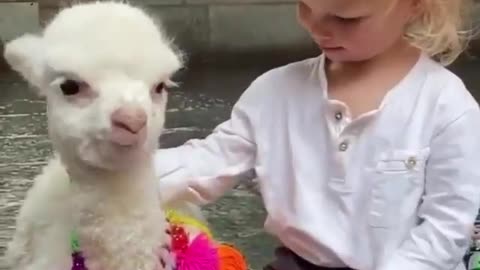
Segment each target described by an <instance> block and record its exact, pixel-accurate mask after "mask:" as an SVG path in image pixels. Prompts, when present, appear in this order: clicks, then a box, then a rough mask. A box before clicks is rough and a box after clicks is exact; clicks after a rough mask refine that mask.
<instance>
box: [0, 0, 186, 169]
mask: <svg viewBox="0 0 480 270" xmlns="http://www.w3.org/2000/svg"><path fill="white" fill-rule="evenodd" d="M4 56H5V59H6V60H7V62H8V63H9V65H10V66H11V67H12V69H14V70H15V71H17V72H18V73H20V74H21V75H22V76H23V77H24V78H25V79H26V80H27V81H28V82H29V83H30V84H31V85H33V86H34V87H35V88H36V89H38V92H39V93H40V94H41V95H42V96H44V97H45V98H46V101H47V116H48V126H49V135H50V138H51V139H52V143H53V145H54V147H55V149H56V151H58V152H59V153H60V154H61V156H62V158H64V159H67V160H69V161H75V162H82V163H83V164H84V165H89V166H95V167H97V168H102V169H113V170H115V169H116V170H118V169H121V168H126V167H128V166H126V165H132V162H138V161H139V160H143V161H144V160H145V159H142V157H148V155H150V154H151V153H152V151H153V150H154V149H155V148H156V147H157V140H158V137H159V136H160V134H161V131H162V128H163V123H164V117H165V107H166V102H167V93H166V91H165V90H166V87H168V86H169V84H170V80H169V79H170V77H171V76H172V75H173V74H174V73H175V72H176V71H177V70H178V69H179V68H180V67H181V64H182V63H181V59H180V57H179V55H177V54H176V52H175V50H174V49H173V48H172V47H171V44H170V42H169V40H168V39H167V38H166V36H165V34H164V32H163V30H162V29H161V28H160V25H158V24H156V23H155V22H154V21H153V20H152V19H151V18H150V17H149V16H148V15H146V13H145V12H143V11H142V10H141V9H139V8H136V7H132V6H130V5H129V4H125V3H115V2H96V3H87V4H77V5H74V6H72V7H69V8H66V9H64V10H62V11H61V12H59V13H58V14H57V15H56V16H55V17H54V19H53V20H52V21H51V23H50V24H48V25H47V26H46V27H45V29H44V31H43V33H42V35H39V36H35V35H30V34H26V35H24V36H22V37H19V38H17V39H15V40H13V41H11V42H9V43H7V44H6V46H5V52H4Z"/></svg>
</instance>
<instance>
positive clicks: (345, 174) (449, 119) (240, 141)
mask: <svg viewBox="0 0 480 270" xmlns="http://www.w3.org/2000/svg"><path fill="white" fill-rule="evenodd" d="M326 90H327V81H326V76H325V73H324V57H323V55H322V56H320V57H317V58H312V59H307V60H304V61H301V62H296V63H292V64H289V65H286V66H283V67H279V68H276V69H273V70H271V71H268V72H266V73H265V74H263V75H262V76H260V77H259V78H257V79H256V80H255V81H254V82H253V83H252V84H251V85H250V87H249V88H248V89H247V90H246V91H245V92H244V93H243V95H242V96H241V98H240V99H239V101H238V102H237V103H236V104H235V106H234V108H233V110H232V114H231V118H230V119H229V120H228V121H226V122H224V123H222V124H221V125H219V126H218V127H217V128H216V129H215V130H214V132H213V133H212V134H211V135H210V136H208V137H207V138H206V139H204V140H199V139H194V140H190V141H189V142H187V143H186V144H185V145H183V146H180V147H177V148H171V149H165V150H160V151H158V152H157V154H156V159H155V162H156V164H155V166H156V168H157V170H158V175H159V176H160V177H161V180H160V190H161V192H162V193H163V196H164V197H165V199H166V200H170V199H175V198H189V199H192V200H196V201H197V202H200V203H208V202H213V201H214V200H216V199H218V198H219V197H220V196H222V195H223V194H224V193H225V192H227V191H229V190H230V189H231V188H232V187H233V186H234V185H235V184H236V178H235V177H232V176H235V175H237V174H239V173H241V172H244V171H246V170H248V169H250V168H254V169H255V170H256V173H257V176H258V179H259V184H260V190H261V193H262V197H263V200H264V204H265V208H266V210H267V214H268V215H267V219H266V222H265V228H266V230H267V231H268V232H270V233H271V234H273V235H275V236H276V237H278V238H279V240H280V241H282V242H283V244H284V245H285V246H287V247H288V248H290V249H292V250H293V251H294V252H295V253H297V254H298V255H300V256H302V257H303V258H305V259H306V260H309V261H311V262H312V263H314V264H317V265H322V266H328V267H344V266H348V267H352V268H355V269H358V270H373V269H375V270H452V269H464V268H463V265H461V259H462V256H463V254H464V253H465V251H466V250H467V248H468V244H469V242H470V235H471V234H470V233H471V228H472V225H473V222H474V219H475V216H476V214H477V210H478V208H479V206H480V111H479V107H478V104H477V103H476V102H475V100H474V99H473V97H472V96H471V95H470V93H469V92H468V91H467V90H466V89H465V86H464V84H463V83H462V81H461V80H460V79H459V78H458V77H457V76H456V75H454V74H453V73H451V72H450V71H448V70H447V69H445V68H444V67H442V66H440V65H439V64H437V63H436V62H434V61H433V60H430V59H429V58H428V57H427V56H424V55H422V57H420V59H419V60H418V62H417V63H416V65H415V66H414V67H413V69H412V70H411V71H410V72H409V73H408V74H407V75H406V77H405V78H404V79H403V80H402V81H401V82H400V83H398V84H397V85H396V86H395V87H394V88H393V89H391V91H390V92H389V93H388V94H387V95H386V97H385V98H384V100H383V102H382V105H381V106H380V107H379V109H378V110H376V111H372V112H369V113H367V114H365V115H362V116H360V117H359V118H357V119H355V120H354V121H351V119H349V111H348V108H347V107H346V106H345V105H344V104H342V103H341V102H338V101H335V100H329V99H328V97H327V94H326V93H327V91H326ZM366 91H368V90H366Z"/></svg>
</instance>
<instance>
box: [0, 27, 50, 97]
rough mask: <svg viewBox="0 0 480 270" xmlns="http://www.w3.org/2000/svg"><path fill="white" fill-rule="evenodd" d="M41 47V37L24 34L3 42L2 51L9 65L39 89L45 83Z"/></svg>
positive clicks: (43, 57)
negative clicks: (3, 48)
mask: <svg viewBox="0 0 480 270" xmlns="http://www.w3.org/2000/svg"><path fill="white" fill-rule="evenodd" d="M43 48H44V44H43V40H42V38H41V37H39V36H35V35H31V34H25V35H23V36H21V37H19V38H16V39H14V40H12V41H10V42H8V43H7V44H5V51H4V53H3V55H4V57H5V60H6V61H7V63H8V64H9V65H10V67H11V68H12V69H13V70H14V71H16V72H18V73H19V74H20V75H22V77H23V78H25V80H26V81H28V82H29V83H30V84H31V85H33V86H35V87H36V88H38V89H39V90H41V89H42V88H43V86H44V85H45V67H46V66H45V54H44V53H45V51H44V49H43ZM40 94H41V93H40Z"/></svg>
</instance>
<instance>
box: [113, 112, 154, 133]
mask: <svg viewBox="0 0 480 270" xmlns="http://www.w3.org/2000/svg"><path fill="white" fill-rule="evenodd" d="M111 121H112V125H113V127H115V128H120V129H123V130H126V131H128V132H130V133H133V134H137V133H139V132H140V131H141V130H142V129H143V128H144V127H145V125H146V123H147V114H146V113H145V110H143V109H141V108H137V107H122V108H119V109H117V110H115V111H114V112H113V114H112V116H111Z"/></svg>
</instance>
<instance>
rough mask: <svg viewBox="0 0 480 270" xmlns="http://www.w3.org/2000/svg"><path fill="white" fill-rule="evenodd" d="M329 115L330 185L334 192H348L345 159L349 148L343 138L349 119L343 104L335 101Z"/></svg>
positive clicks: (347, 140) (348, 141) (346, 139)
mask: <svg viewBox="0 0 480 270" xmlns="http://www.w3.org/2000/svg"><path fill="white" fill-rule="evenodd" d="M330 106H331V107H330V113H329V116H328V119H327V120H328V122H329V126H330V131H331V138H332V139H333V141H332V143H333V144H334V148H333V151H332V153H331V154H332V155H333V162H334V164H333V166H332V167H331V175H332V178H331V180H330V185H331V186H332V187H334V188H335V189H336V190H348V189H349V188H348V185H347V184H346V181H345V177H346V168H345V163H346V158H347V154H348V150H349V147H350V140H349V139H348V138H347V137H346V136H345V134H344V133H345V128H346V127H347V126H348V124H349V122H350V119H349V117H348V113H347V111H348V109H347V107H346V106H345V105H344V104H340V103H339V102H337V101H331V103H330Z"/></svg>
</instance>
